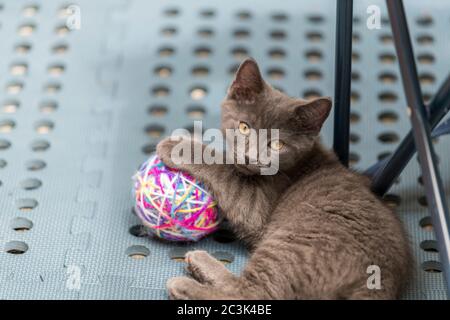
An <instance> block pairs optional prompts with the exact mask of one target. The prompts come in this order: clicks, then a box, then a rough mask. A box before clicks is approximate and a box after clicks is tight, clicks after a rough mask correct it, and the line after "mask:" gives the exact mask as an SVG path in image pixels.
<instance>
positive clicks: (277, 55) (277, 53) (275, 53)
mask: <svg viewBox="0 0 450 320" xmlns="http://www.w3.org/2000/svg"><path fill="white" fill-rule="evenodd" d="M269 56H270V58H272V59H274V60H281V59H283V58H284V57H286V52H285V51H284V50H283V49H277V48H275V49H271V50H270V51H269Z"/></svg>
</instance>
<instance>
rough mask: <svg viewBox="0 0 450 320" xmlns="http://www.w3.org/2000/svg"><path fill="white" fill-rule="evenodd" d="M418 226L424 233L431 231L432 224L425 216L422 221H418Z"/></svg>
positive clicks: (429, 218) (428, 217)
mask: <svg viewBox="0 0 450 320" xmlns="http://www.w3.org/2000/svg"><path fill="white" fill-rule="evenodd" d="M419 225H420V227H421V228H422V229H423V230H425V231H429V232H432V231H433V223H432V222H431V217H430V216H426V217H423V218H422V219H420V221H419Z"/></svg>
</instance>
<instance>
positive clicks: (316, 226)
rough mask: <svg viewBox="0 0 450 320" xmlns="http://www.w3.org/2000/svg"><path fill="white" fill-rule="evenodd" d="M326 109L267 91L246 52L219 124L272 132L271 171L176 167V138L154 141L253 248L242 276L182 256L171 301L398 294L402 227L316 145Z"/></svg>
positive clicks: (403, 271) (405, 260)
mask: <svg viewBox="0 0 450 320" xmlns="http://www.w3.org/2000/svg"><path fill="white" fill-rule="evenodd" d="M330 109H331V100H330V99H328V98H317V99H314V100H311V101H304V100H300V99H297V98H291V97H288V96H286V95H285V94H283V93H281V92H280V91H278V90H275V89H274V88H272V87H271V86H270V85H269V84H267V83H266V82H265V81H264V80H263V78H262V77H261V74H260V71H259V69H258V66H257V64H256V62H255V61H254V60H252V59H247V60H245V61H244V62H243V63H242V64H241V66H240V68H239V70H238V71H237V73H236V77H235V80H234V81H233V83H232V85H231V86H230V88H229V91H228V95H227V97H226V99H225V100H224V102H223V104H222V130H225V129H237V130H240V131H241V132H244V133H245V132H246V131H247V129H248V128H254V129H261V128H266V129H271V128H276V129H279V130H280V138H279V140H278V141H276V143H275V144H273V141H272V142H270V143H269V146H268V148H271V152H278V155H279V169H280V170H279V172H278V173H277V174H276V175H272V176H263V175H260V174H259V172H260V171H259V169H260V167H259V166H258V164H256V165H255V164H251V165H250V164H249V165H225V164H222V165H220V164H212V165H207V164H184V163H183V164H179V165H176V164H175V163H174V162H173V161H172V160H171V157H170V155H171V151H172V149H173V147H174V146H175V145H176V144H177V143H178V142H176V141H171V140H170V139H169V138H166V139H165V140H163V141H161V142H160V143H159V144H158V146H157V153H158V155H159V156H160V157H161V159H162V160H163V162H164V163H166V164H167V165H169V166H171V167H177V168H179V169H181V170H184V171H187V172H189V173H190V174H191V175H193V176H194V177H195V178H197V179H199V180H201V181H203V182H204V183H205V184H206V186H207V187H208V188H209V190H210V191H211V192H212V193H213V195H214V197H215V198H216V200H217V201H218V204H219V207H220V209H221V212H222V214H223V216H224V217H225V218H226V219H228V221H229V223H230V224H231V226H232V227H233V229H234V231H235V232H236V234H237V236H238V237H239V238H241V239H242V240H244V241H245V242H246V243H247V244H248V245H249V246H250V248H251V250H252V253H251V257H250V259H249V261H248V263H247V265H246V267H245V269H244V270H243V272H242V274H241V275H240V276H235V275H234V274H232V273H231V272H230V271H229V270H228V269H227V268H226V267H225V266H224V265H223V264H222V263H221V262H219V261H217V260H216V259H215V258H213V257H211V256H210V255H208V254H207V253H206V252H205V251H191V252H189V253H187V254H186V262H187V270H188V271H189V272H190V274H191V276H192V278H189V277H176V278H172V279H170V280H169V281H168V283H167V288H168V291H169V297H170V298H172V299H394V298H398V297H399V295H400V293H401V289H402V287H403V286H404V284H405V282H406V281H407V279H408V277H409V274H410V271H411V255H410V250H409V246H408V241H407V238H406V236H405V232H404V230H403V228H402V225H401V223H400V222H399V220H398V219H397V217H396V216H395V214H394V213H393V212H392V211H391V210H390V209H389V208H388V207H387V206H385V205H384V204H383V203H382V202H381V201H380V200H379V199H377V197H376V196H375V195H374V194H372V193H371V191H370V189H369V181H368V179H367V178H365V177H363V176H361V175H359V174H357V173H354V172H352V171H351V170H349V169H347V168H345V167H344V166H342V165H341V164H340V163H339V161H338V160H337V157H336V156H335V154H334V153H333V152H332V151H329V150H326V149H325V148H324V147H323V146H322V145H321V143H320V141H319V137H318V135H319V131H320V129H321V127H322V124H323V122H324V121H325V119H326V118H327V116H328V114H329V112H330ZM244 129H245V130H244ZM182 143H187V144H191V143H192V144H195V143H199V142H196V141H194V140H188V139H186V138H185V139H183V140H182ZM202 147H203V148H204V146H202ZM374 265H375V266H378V267H379V268H380V269H379V270H380V271H381V273H380V277H381V278H380V280H381V282H380V284H381V287H380V288H378V289H377V288H372V287H371V288H369V287H370V286H369V287H368V278H369V277H370V275H371V274H370V273H368V272H371V271H370V270H371V269H370V268H371V266H374ZM368 268H369V269H368ZM374 268H377V267H374Z"/></svg>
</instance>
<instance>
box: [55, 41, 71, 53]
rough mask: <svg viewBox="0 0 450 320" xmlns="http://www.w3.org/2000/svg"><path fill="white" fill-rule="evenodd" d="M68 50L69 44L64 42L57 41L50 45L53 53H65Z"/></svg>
mask: <svg viewBox="0 0 450 320" xmlns="http://www.w3.org/2000/svg"><path fill="white" fill-rule="evenodd" d="M67 50H69V46H68V45H67V44H65V43H58V44H56V45H54V46H53V47H52V52H53V53H54V54H60V55H61V54H65V53H66V52H67Z"/></svg>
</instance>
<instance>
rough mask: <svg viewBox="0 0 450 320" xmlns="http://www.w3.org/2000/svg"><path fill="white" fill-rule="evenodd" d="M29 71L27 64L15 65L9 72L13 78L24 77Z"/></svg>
mask: <svg viewBox="0 0 450 320" xmlns="http://www.w3.org/2000/svg"><path fill="white" fill-rule="evenodd" d="M27 71H28V65H27V64H26V63H14V64H12V65H11V67H10V68H9V72H10V73H11V75H13V76H23V75H25V74H26V73H27Z"/></svg>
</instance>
